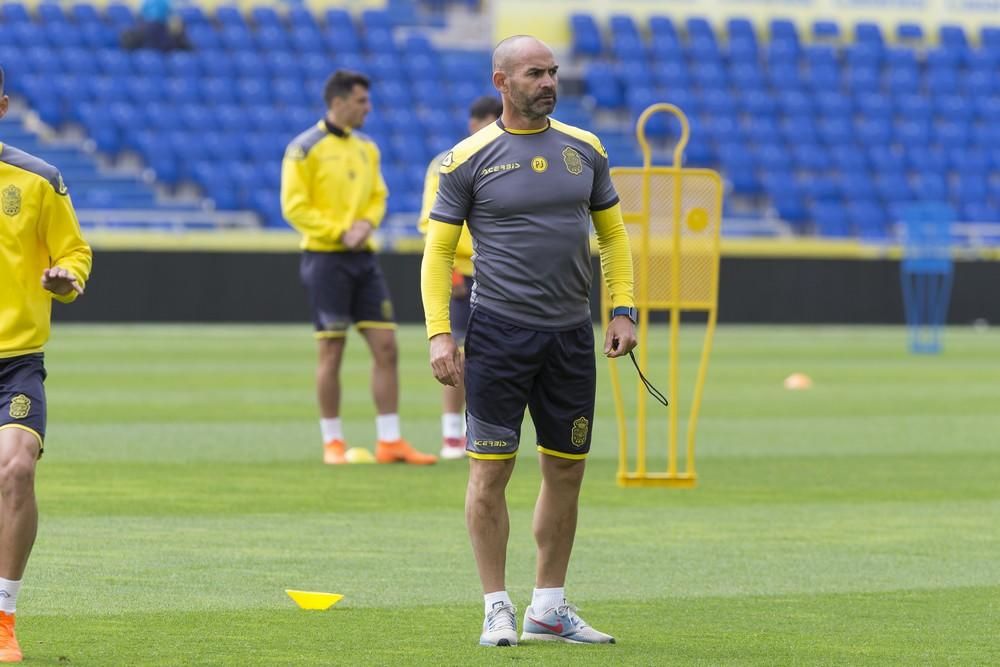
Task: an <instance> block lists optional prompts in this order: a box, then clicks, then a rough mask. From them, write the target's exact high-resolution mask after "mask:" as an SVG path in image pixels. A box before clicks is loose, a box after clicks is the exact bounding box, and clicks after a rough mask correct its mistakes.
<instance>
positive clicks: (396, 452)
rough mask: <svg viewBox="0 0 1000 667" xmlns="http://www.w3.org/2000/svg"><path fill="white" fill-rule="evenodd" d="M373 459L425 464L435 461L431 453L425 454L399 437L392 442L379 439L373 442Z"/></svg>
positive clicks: (382, 461) (381, 461)
mask: <svg viewBox="0 0 1000 667" xmlns="http://www.w3.org/2000/svg"><path fill="white" fill-rule="evenodd" d="M375 460H376V461H378V462H379V463H412V464H414V465H418V466H426V465H430V464H432V463H437V460H438V459H437V457H436V456H434V455H433V454H425V453H423V452H421V451H419V450H416V449H414V448H413V445H411V444H410V443H408V442H407V441H406V440H403V439H402V438H400V439H399V440H394V441H392V442H389V441H386V440H379V441H378V443H376V444H375Z"/></svg>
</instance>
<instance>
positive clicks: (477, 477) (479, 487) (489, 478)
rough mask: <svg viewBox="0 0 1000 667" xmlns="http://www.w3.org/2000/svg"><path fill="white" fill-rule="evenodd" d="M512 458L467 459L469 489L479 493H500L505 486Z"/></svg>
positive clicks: (508, 478) (511, 466) (511, 465)
mask: <svg viewBox="0 0 1000 667" xmlns="http://www.w3.org/2000/svg"><path fill="white" fill-rule="evenodd" d="M513 469H514V459H513V458H511V459H501V460H480V459H470V461H469V489H470V490H471V491H474V492H476V493H481V494H487V495H488V494H496V493H500V494H502V493H503V492H504V490H505V489H506V488H507V482H508V481H509V480H510V475H511V472H512V471H513Z"/></svg>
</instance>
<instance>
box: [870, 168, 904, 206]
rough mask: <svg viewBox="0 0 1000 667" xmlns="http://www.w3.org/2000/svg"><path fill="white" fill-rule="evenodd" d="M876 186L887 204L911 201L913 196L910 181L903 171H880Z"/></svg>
mask: <svg viewBox="0 0 1000 667" xmlns="http://www.w3.org/2000/svg"><path fill="white" fill-rule="evenodd" d="M875 188H876V190H877V191H878V194H879V197H880V198H881V199H882V201H883V202H884V203H886V204H887V205H891V204H899V203H901V202H905V201H910V199H912V197H913V193H912V191H911V190H910V184H909V181H908V180H907V178H906V174H905V173H903V172H902V171H885V172H880V173H879V174H878V175H877V178H876V180H875Z"/></svg>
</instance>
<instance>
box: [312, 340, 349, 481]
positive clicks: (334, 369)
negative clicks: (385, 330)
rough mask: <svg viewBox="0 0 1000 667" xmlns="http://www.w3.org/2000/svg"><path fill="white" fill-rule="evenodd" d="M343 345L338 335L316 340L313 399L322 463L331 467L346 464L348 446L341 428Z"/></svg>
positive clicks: (344, 341) (344, 343) (345, 341)
mask: <svg viewBox="0 0 1000 667" xmlns="http://www.w3.org/2000/svg"><path fill="white" fill-rule="evenodd" d="M346 344H347V339H346V337H343V336H339V335H338V336H333V337H328V338H320V339H319V363H318V364H317V367H316V395H317V398H318V400H319V414H320V422H319V423H320V429H321V431H322V434H323V461H324V462H325V463H331V464H337V463H347V458H346V456H345V451H346V449H347V446H346V445H345V444H344V433H343V431H342V428H341V424H340V365H341V362H342V360H343V358H344V346H345V345H346Z"/></svg>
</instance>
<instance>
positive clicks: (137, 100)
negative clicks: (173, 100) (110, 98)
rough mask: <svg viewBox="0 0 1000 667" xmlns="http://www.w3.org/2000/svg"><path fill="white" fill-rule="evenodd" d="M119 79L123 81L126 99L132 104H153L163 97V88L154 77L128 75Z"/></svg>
mask: <svg viewBox="0 0 1000 667" xmlns="http://www.w3.org/2000/svg"><path fill="white" fill-rule="evenodd" d="M121 81H123V82H124V86H125V90H126V92H127V96H128V99H129V100H130V101H131V103H132V104H135V105H145V104H149V105H150V106H154V105H156V103H158V102H160V101H162V99H163V89H162V88H161V87H160V84H159V82H158V81H156V80H155V79H151V78H149V77H146V76H129V77H126V78H124V79H121Z"/></svg>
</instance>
